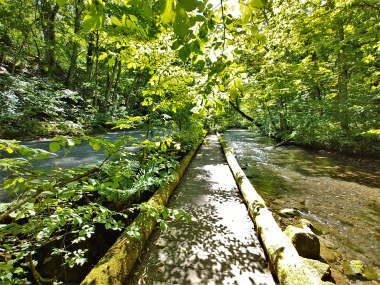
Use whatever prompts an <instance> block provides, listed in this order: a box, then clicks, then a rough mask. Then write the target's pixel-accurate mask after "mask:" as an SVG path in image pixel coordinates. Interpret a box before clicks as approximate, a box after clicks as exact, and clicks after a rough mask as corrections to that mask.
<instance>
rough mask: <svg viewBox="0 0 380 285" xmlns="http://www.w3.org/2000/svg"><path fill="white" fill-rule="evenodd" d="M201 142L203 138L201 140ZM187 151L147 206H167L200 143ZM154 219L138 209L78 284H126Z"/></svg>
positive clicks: (153, 223)
mask: <svg viewBox="0 0 380 285" xmlns="http://www.w3.org/2000/svg"><path fill="white" fill-rule="evenodd" d="M202 141H203V140H202ZM202 141H201V142H199V143H198V144H197V145H196V147H195V148H194V149H193V150H192V151H190V152H189V153H188V154H187V155H186V156H185V157H184V158H183V159H182V161H181V163H180V165H179V166H178V167H177V169H176V171H175V173H174V174H172V175H171V179H169V182H167V183H165V184H164V185H162V186H161V187H160V188H159V189H158V190H157V191H156V193H155V194H154V195H153V196H152V197H151V198H150V199H149V201H148V202H147V203H146V204H147V206H148V207H154V208H156V209H160V208H162V207H163V206H165V205H166V203H167V201H168V200H169V197H170V195H171V194H172V192H173V190H174V189H175V188H176V186H177V185H178V183H179V181H180V180H181V178H182V176H183V174H184V172H185V170H186V168H187V166H188V165H189V164H190V162H191V160H192V158H193V156H194V155H195V154H196V152H197V150H198V148H199V146H200V145H201V143H202ZM156 223H157V221H156V219H155V218H154V217H152V216H151V215H149V214H148V213H147V212H141V213H140V214H139V215H138V216H137V218H136V219H135V220H134V221H133V223H132V224H131V225H129V226H128V227H127V229H126V230H125V232H124V233H123V234H122V235H121V236H120V237H119V238H118V239H117V241H116V242H115V243H114V244H113V245H112V247H111V248H110V249H109V250H108V251H107V252H106V254H105V255H104V256H103V257H102V258H101V260H100V261H99V262H98V264H97V265H95V267H94V268H93V269H92V270H91V271H90V273H89V274H88V275H87V276H86V278H85V279H84V280H83V281H82V283H81V285H90V284H91V285H95V284H97V285H111V284H112V285H122V284H126V283H125V282H126V280H127V279H128V275H129V273H130V272H131V270H132V268H133V266H134V264H135V262H136V260H137V258H138V257H139V255H140V254H141V251H142V249H143V247H144V244H145V242H146V240H147V239H148V238H149V236H150V234H151V233H152V231H153V229H154V227H155V225H156ZM131 229H133V230H137V231H138V232H139V234H140V238H138V239H137V238H133V237H131V236H130V235H128V234H127V232H128V231H130V230H131Z"/></svg>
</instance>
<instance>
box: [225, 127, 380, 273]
mask: <svg viewBox="0 0 380 285" xmlns="http://www.w3.org/2000/svg"><path fill="white" fill-rule="evenodd" d="M224 135H225V140H226V142H227V144H228V145H229V146H230V147H231V148H232V149H233V151H234V153H235V155H236V157H237V159H238V161H239V164H240V165H241V166H242V168H244V171H245V172H246V174H247V176H248V178H249V179H250V180H251V182H252V184H253V185H254V186H255V188H256V189H257V190H258V192H259V193H260V194H261V195H262V196H263V198H264V199H265V200H266V201H267V203H268V205H269V206H270V207H271V208H272V209H273V210H274V211H278V210H280V209H282V208H296V209H299V210H300V212H301V214H302V216H304V217H305V218H307V219H309V220H311V221H313V222H315V223H317V224H319V225H320V226H321V227H322V228H323V229H325V230H326V233H327V234H326V235H324V237H325V238H327V239H328V240H330V241H331V242H332V243H333V244H335V245H336V247H337V248H336V251H338V252H339V253H340V254H341V255H342V256H341V259H340V262H341V261H342V260H352V259H360V260H362V261H364V262H365V263H366V264H367V265H369V266H374V267H378V266H379V265H380V264H379V257H380V242H379V241H380V161H379V160H369V159H359V158H352V157H347V156H344V155H338V154H333V153H329V152H326V151H309V150H305V149H302V148H300V147H295V146H281V147H273V145H275V144H276V143H275V142H274V141H273V140H271V139H269V138H267V137H263V136H260V135H259V134H257V133H253V132H250V131H247V130H229V131H226V132H225V134H224ZM285 220H286V219H285ZM282 222H283V223H284V224H283V226H286V223H287V222H286V221H284V220H283V221H282Z"/></svg>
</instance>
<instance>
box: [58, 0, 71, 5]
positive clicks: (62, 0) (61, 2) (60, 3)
mask: <svg viewBox="0 0 380 285" xmlns="http://www.w3.org/2000/svg"><path fill="white" fill-rule="evenodd" d="M55 2H56V3H57V4H58V6H64V5H66V4H67V2H68V0H55Z"/></svg>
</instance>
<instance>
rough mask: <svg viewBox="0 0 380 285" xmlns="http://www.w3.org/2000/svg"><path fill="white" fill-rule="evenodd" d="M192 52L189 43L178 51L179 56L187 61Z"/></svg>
mask: <svg viewBox="0 0 380 285" xmlns="http://www.w3.org/2000/svg"><path fill="white" fill-rule="evenodd" d="M190 53H191V50H190V48H189V46H188V45H186V46H184V47H182V48H180V50H179V51H178V55H179V57H180V58H181V59H182V60H183V61H186V60H187V59H188V57H189V55H190Z"/></svg>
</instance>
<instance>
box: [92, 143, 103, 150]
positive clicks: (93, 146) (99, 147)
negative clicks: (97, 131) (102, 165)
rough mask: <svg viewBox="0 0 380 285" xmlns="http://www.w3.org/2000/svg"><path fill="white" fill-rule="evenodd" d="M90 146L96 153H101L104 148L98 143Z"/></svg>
mask: <svg viewBox="0 0 380 285" xmlns="http://www.w3.org/2000/svg"><path fill="white" fill-rule="evenodd" d="M90 146H91V147H92V149H93V150H95V151H99V150H100V149H101V148H102V146H101V145H100V144H98V143H96V142H90Z"/></svg>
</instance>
